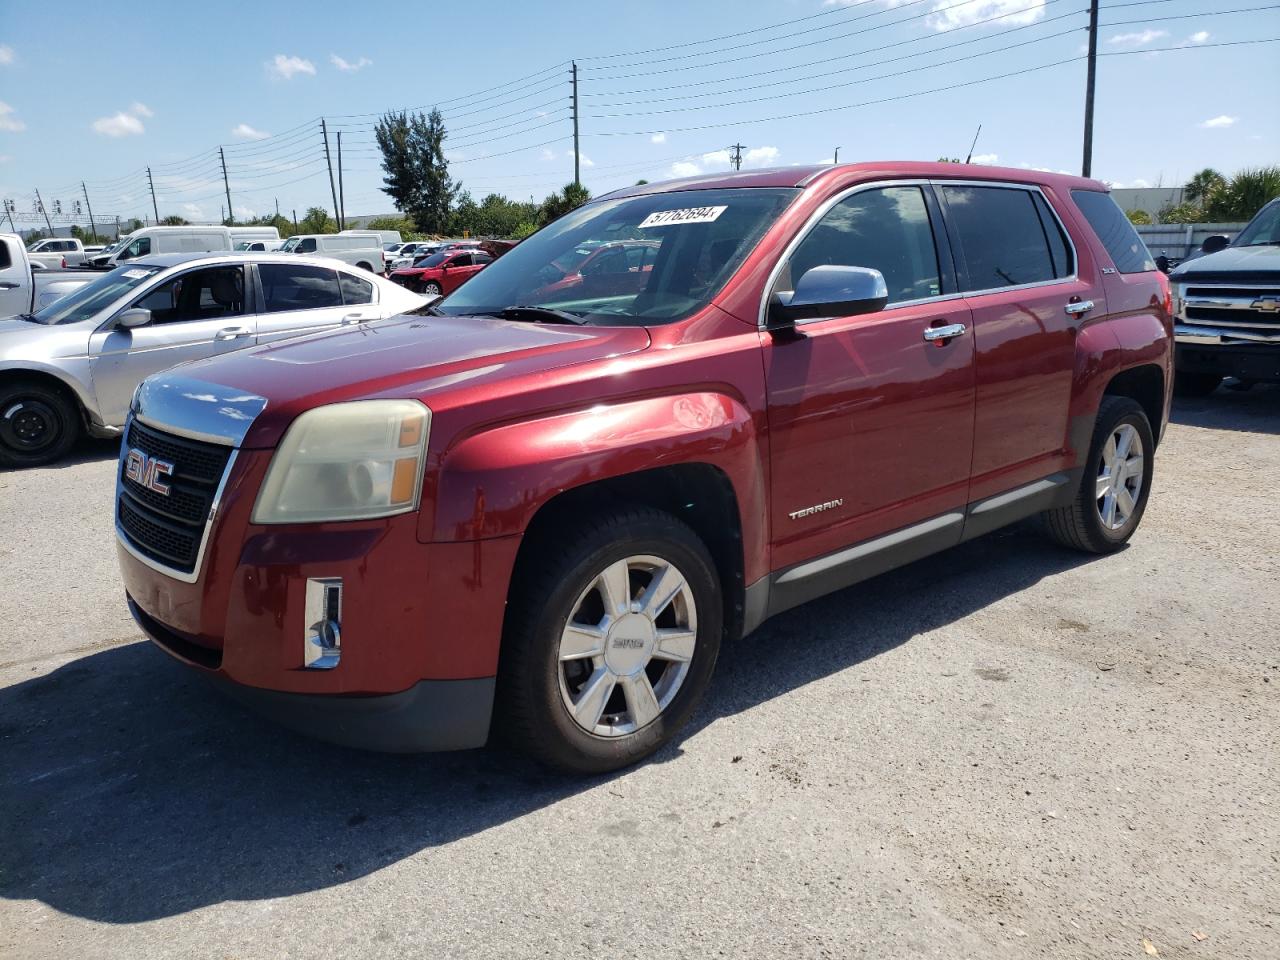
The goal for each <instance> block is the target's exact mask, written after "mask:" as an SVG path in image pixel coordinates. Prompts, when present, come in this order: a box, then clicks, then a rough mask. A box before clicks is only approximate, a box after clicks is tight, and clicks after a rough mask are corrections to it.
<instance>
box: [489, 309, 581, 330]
mask: <svg viewBox="0 0 1280 960" xmlns="http://www.w3.org/2000/svg"><path fill="white" fill-rule="evenodd" d="M498 316H500V317H501V318H502V319H503V320H531V321H533V322H534V323H537V322H539V321H543V322H546V323H574V324H577V325H579V326H581V325H582V324H584V323H586V322H587V321H586V319H585V318H583V317H580V316H578V315H577V314H576V313H569V312H568V311H565V310H553V309H551V308H550V307H531V306H523V305H520V304H517V305H515V306H511V307H503V308H502V309H501V310H499V311H498Z"/></svg>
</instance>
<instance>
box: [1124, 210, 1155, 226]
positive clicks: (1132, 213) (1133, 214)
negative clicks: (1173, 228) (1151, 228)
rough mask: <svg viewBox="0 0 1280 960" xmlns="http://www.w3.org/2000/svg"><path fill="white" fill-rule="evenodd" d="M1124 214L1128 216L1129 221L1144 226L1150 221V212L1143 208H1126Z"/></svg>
mask: <svg viewBox="0 0 1280 960" xmlns="http://www.w3.org/2000/svg"><path fill="white" fill-rule="evenodd" d="M1124 215H1125V216H1126V217H1128V218H1129V222H1130V223H1135V224H1138V225H1139V226H1145V225H1146V224H1149V223H1150V222H1151V214H1149V213H1147V211H1145V210H1126V211H1125V212H1124Z"/></svg>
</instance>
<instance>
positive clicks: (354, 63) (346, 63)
mask: <svg viewBox="0 0 1280 960" xmlns="http://www.w3.org/2000/svg"><path fill="white" fill-rule="evenodd" d="M276 59H277V60H279V59H280V58H279V57H276ZM329 62H330V63H332V64H333V65H334V66H335V67H337V68H338V69H339V70H341V71H342V72H343V73H355V72H356V71H357V70H363V69H364V68H365V67H369V66H372V65H373V61H372V60H370V59H369V58H368V57H361V58H360V59H359V60H344V59H342V57H340V56H338V55H337V54H336V53H331V54H329ZM310 72H311V73H315V70H314V69H313V70H311V71H310Z"/></svg>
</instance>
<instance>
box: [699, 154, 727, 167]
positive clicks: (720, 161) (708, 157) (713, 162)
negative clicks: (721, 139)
mask: <svg viewBox="0 0 1280 960" xmlns="http://www.w3.org/2000/svg"><path fill="white" fill-rule="evenodd" d="M702 162H703V164H704V165H706V166H708V167H727V166H729V151H728V150H716V151H714V152H713V153H704V154H703V155H702Z"/></svg>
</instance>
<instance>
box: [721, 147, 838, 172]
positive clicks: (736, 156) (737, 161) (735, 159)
mask: <svg viewBox="0 0 1280 960" xmlns="http://www.w3.org/2000/svg"><path fill="white" fill-rule="evenodd" d="M729 149H730V150H732V151H733V154H732V155H731V156H730V157H729V161H730V162H731V163H732V164H733V169H735V170H741V169H742V144H740V143H735V144H734V145H733V146H731V147H730V148H729ZM836 152H837V153H839V151H838V150H837V151H836Z"/></svg>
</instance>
